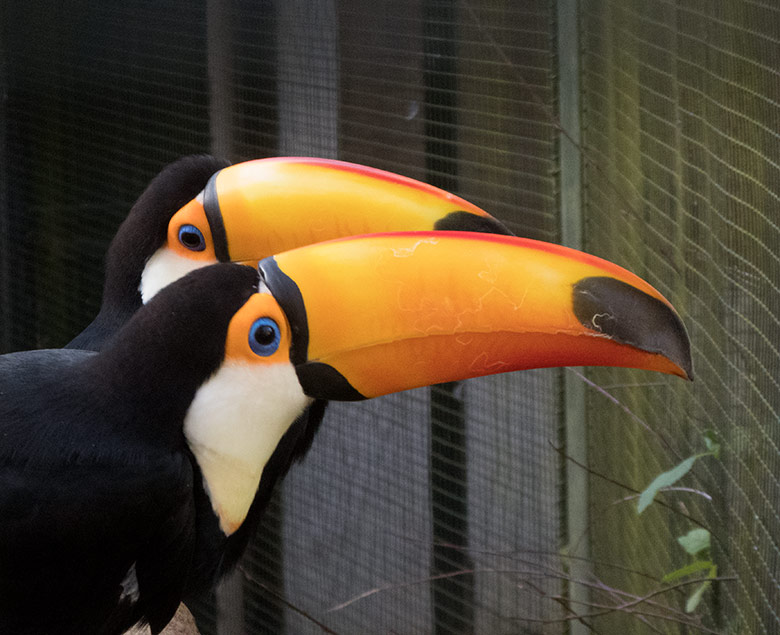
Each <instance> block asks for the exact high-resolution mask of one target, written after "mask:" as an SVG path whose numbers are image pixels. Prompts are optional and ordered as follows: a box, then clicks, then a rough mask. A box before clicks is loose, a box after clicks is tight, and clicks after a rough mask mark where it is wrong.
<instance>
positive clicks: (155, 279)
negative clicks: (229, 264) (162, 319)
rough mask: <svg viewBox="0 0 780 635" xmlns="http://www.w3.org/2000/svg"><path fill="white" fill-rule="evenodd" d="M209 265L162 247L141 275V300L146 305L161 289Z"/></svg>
mask: <svg viewBox="0 0 780 635" xmlns="http://www.w3.org/2000/svg"><path fill="white" fill-rule="evenodd" d="M208 264H209V263H208V262H203V261H201V260H193V259H192V258H185V257H184V256H180V255H179V254H177V253H175V252H173V251H171V250H170V249H168V248H167V247H165V246H163V247H160V248H159V249H158V250H157V251H156V252H154V255H153V256H152V257H151V258H149V260H148V261H147V263H146V266H145V267H144V270H143V273H142V274H141V285H140V287H139V288H138V290H139V291H140V292H141V300H142V301H143V303H144V304H146V303H147V302H149V300H151V299H152V297H153V296H154V295H155V294H156V293H157V292H158V291H159V290H160V289H163V288H164V287H167V286H168V285H169V284H171V282H174V281H176V280H178V279H179V278H183V277H184V276H186V275H187V274H188V273H189V272H190V271H195V269H200V268H201V267H205V266H206V265H208Z"/></svg>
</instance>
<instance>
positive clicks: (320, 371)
mask: <svg viewBox="0 0 780 635" xmlns="http://www.w3.org/2000/svg"><path fill="white" fill-rule="evenodd" d="M257 270H258V273H259V274H260V279H261V280H262V281H263V282H264V283H265V285H266V286H267V287H268V290H269V291H270V292H271V294H273V296H274V298H275V299H276V301H277V302H278V303H279V306H280V307H281V308H282V311H284V314H285V315H286V316H287V322H288V323H289V324H290V330H291V335H292V342H291V344H290V361H291V362H292V364H293V367H294V368H295V372H296V373H297V374H298V380H299V381H300V383H301V387H302V388H303V392H305V393H306V394H307V395H308V396H309V397H314V398H319V399H337V400H339V401H360V400H362V399H365V398H366V397H365V396H363V395H362V394H360V393H359V392H358V391H357V390H355V388H354V387H353V386H352V385H351V384H350V383H349V381H347V379H346V377H344V376H343V375H342V374H341V373H339V372H338V371H337V370H336V369H335V368H333V367H332V366H328V365H327V364H322V363H320V362H310V361H308V355H309V322H308V317H307V315H306V305H305V304H304V302H303V296H302V295H301V291H300V289H299V288H298V285H297V284H295V281H294V280H293V279H292V278H290V276H288V275H287V274H286V273H284V271H282V270H281V269H280V268H279V264H278V263H277V262H276V259H275V258H274V257H273V256H271V257H269V258H264V259H263V260H261V261H260V263H259V264H258V265H257Z"/></svg>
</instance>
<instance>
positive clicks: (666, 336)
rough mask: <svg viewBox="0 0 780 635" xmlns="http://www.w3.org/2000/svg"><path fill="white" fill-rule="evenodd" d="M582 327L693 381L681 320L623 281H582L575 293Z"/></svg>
mask: <svg viewBox="0 0 780 635" xmlns="http://www.w3.org/2000/svg"><path fill="white" fill-rule="evenodd" d="M572 296H573V298H572V299H573V303H574V314H575V315H576V316H577V319H578V320H579V321H580V323H581V324H582V325H583V326H585V327H586V328H589V329H591V330H594V331H598V332H601V333H603V334H604V335H608V336H609V337H611V338H612V339H613V340H615V341H617V342H620V343H622V344H628V345H629V346H633V347H635V348H638V349H640V350H643V351H647V352H648V353H658V354H660V355H663V356H665V357H667V358H668V359H669V360H671V361H672V362H674V363H675V364H677V366H679V367H680V368H681V369H682V370H683V371H684V372H685V373H686V375H687V377H688V379H690V380H693V362H692V360H691V343H690V341H689V339H688V334H687V333H686V331H685V326H684V325H683V323H682V320H681V319H680V317H679V316H678V315H677V314H676V313H675V312H674V311H673V310H672V309H671V308H670V307H669V306H667V305H666V304H664V303H663V302H661V301H660V300H658V299H657V298H654V297H653V296H651V295H648V294H647V293H645V292H644V291H640V290H639V289H637V288H636V287H633V286H631V285H630V284H627V283H625V282H622V281H621V280H616V279H614V278H609V277H592V278H583V279H582V280H580V281H579V282H577V283H576V284H575V285H574V290H573V292H572Z"/></svg>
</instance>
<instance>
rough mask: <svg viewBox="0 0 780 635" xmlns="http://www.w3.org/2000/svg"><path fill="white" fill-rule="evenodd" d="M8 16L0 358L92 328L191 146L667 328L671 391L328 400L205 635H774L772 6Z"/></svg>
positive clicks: (209, 4) (559, 383)
mask: <svg viewBox="0 0 780 635" xmlns="http://www.w3.org/2000/svg"><path fill="white" fill-rule="evenodd" d="M0 29H1V31H0V33H2V35H1V37H2V41H1V42H0V46H2V48H1V49H0V56H1V57H0V94H1V95H2V101H0V350H2V352H8V351H13V350H23V349H29V348H44V347H57V346H61V345H63V344H65V343H66V342H68V341H69V340H70V339H71V338H72V337H73V336H74V335H75V334H76V333H78V332H79V331H80V330H81V329H82V328H83V327H84V326H86V324H88V323H89V321H90V320H91V318H92V316H93V315H94V314H95V313H96V312H97V307H98V305H99V301H100V295H101V288H102V267H103V256H104V253H105V250H106V247H107V244H108V241H109V240H110V238H111V236H112V235H113V233H114V232H115V230H116V228H117V227H118V225H119V223H120V222H121V220H122V219H123V218H124V216H125V214H126V213H127V211H128V210H129V208H130V206H131V205H132V203H133V201H134V200H135V198H136V197H137V196H138V195H139V194H140V193H141V192H142V191H143V189H144V187H145V186H146V184H147V183H148V182H149V180H150V179H151V178H152V177H153V176H154V175H155V174H156V173H157V172H158V171H159V170H160V169H161V168H162V167H163V166H164V165H166V164H167V163H169V162H171V161H173V160H175V159H176V158H178V157H180V156H182V155H186V154H191V153H203V152H207V153H213V154H218V155H222V156H225V157H227V158H229V159H231V160H233V161H241V160H246V159H251V158H259V157H267V156H275V155H313V156H320V157H331V158H339V159H343V160H347V161H354V162H358V163H364V164H368V165H371V166H375V167H379V168H384V169H387V170H391V171H394V172H398V173H401V174H404V175H407V176H410V177H414V178H417V179H421V180H423V181H427V182H429V183H433V184H434V185H437V186H439V187H443V188H445V189H448V190H450V191H453V192H456V193H457V194H459V195H461V196H463V197H465V198H467V199H469V200H471V201H473V202H474V203H476V204H478V205H480V206H481V207H483V208H485V209H486V210H488V211H490V212H491V213H492V214H494V215H495V216H497V217H498V218H500V219H501V220H503V221H504V222H505V223H506V224H507V225H508V226H509V227H510V228H511V229H512V230H513V231H514V232H515V233H517V234H518V235H522V236H528V237H532V238H538V239H543V240H548V241H554V242H563V243H566V244H569V245H571V246H575V247H580V248H583V249H585V250H586V251H589V252H591V253H594V254H597V255H599V256H602V257H605V258H608V259H610V260H612V261H615V262H617V263H619V264H621V265H623V266H625V267H626V268H628V269H630V270H632V271H634V272H635V273H637V274H639V275H640V276H642V277H643V278H645V279H646V280H648V281H649V282H650V283H651V284H653V285H654V286H655V287H657V288H658V289H659V290H660V291H661V292H662V293H663V294H664V295H666V297H667V298H669V299H670V300H671V302H672V303H673V304H674V305H675V306H676V307H677V309H678V310H679V312H680V313H681V315H682V317H683V319H684V321H685V323H686V325H687V327H688V330H689V333H690V335H691V339H692V343H693V354H694V365H695V366H694V367H695V373H696V381H695V382H694V383H693V384H688V383H686V382H683V381H680V380H679V379H676V378H672V377H666V376H660V375H655V374H651V373H644V372H641V371H629V370H624V369H618V370H611V369H599V370H585V371H582V370H581V369H580V370H560V369H554V370H543V371H531V372H526V373H516V374H513V375H507V376H498V377H492V378H487V379H481V380H472V381H469V382H464V383H462V384H452V385H445V386H440V387H436V388H434V389H425V390H417V391H411V392H408V393H404V394H400V395H394V396H390V397H385V398H381V399H376V400H373V401H370V402H366V403H359V404H355V403H352V404H333V405H331V407H330V409H329V412H328V414H327V416H326V421H325V424H324V426H323V428H322V431H321V432H320V434H319V436H318V437H317V438H316V440H315V443H314V447H313V449H312V451H311V452H310V454H309V455H308V456H307V458H306V459H305V461H304V462H303V463H301V464H300V465H298V466H297V467H295V468H294V469H293V470H292V472H291V474H290V475H289V476H288V478H287V479H286V481H285V482H284V484H283V486H282V487H281V488H280V489H279V491H278V492H277V495H276V497H275V499H274V502H273V505H272V507H271V510H270V512H269V514H268V516H267V518H266V520H265V524H264V526H263V527H262V528H261V530H260V531H259V532H258V535H257V536H256V539H255V541H254V543H253V545H252V548H251V550H250V553H248V554H247V556H246V558H245V559H244V561H243V564H242V566H241V568H240V570H239V571H238V572H237V573H236V574H235V575H234V576H233V577H232V578H230V579H229V580H228V581H227V582H226V584H225V585H224V586H223V587H222V588H221V589H220V591H219V592H218V593H217V594H215V595H212V596H210V597H204V598H203V599H202V601H201V602H199V603H198V604H197V605H193V606H192V607H191V608H192V609H193V611H194V612H195V613H196V615H197V617H198V622H199V625H200V627H201V630H202V632H203V633H204V635H211V634H213V633H220V634H229V635H241V634H244V633H245V634H247V635H248V634H252V633H290V634H297V633H320V632H335V633H410V634H411V633H436V634H444V633H507V634H508V633H576V634H579V633H588V632H595V633H615V634H623V633H699V632H703V633H711V632H717V633H777V632H778V630H780V609H779V608H778V607H780V583H779V582H778V578H779V577H780V546H779V543H780V418H779V417H778V413H779V411H780V382H779V381H778V368H780V363H779V362H780V359H779V357H780V318H778V316H779V315H780V291H779V288H780V256H778V245H779V244H780V243H779V241H778V238H780V211H778V202H780V201H779V199H780V143H779V141H780V139H779V133H778V130H780V70H778V69H780V8H778V7H777V6H776V5H775V4H774V3H772V2H769V1H767V2H760V1H758V0H755V1H749V0H735V1H733V2H718V1H717V0H678V1H672V0H579V1H577V0H557V1H556V0H480V1H478V0H372V2H361V1H359V0H339V1H336V0H252V1H250V0H206V1H205V2H203V1H192V0H186V1H185V0H124V1H122V2H117V1H115V0H105V1H103V2H99V3H98V2H90V1H87V0H60V1H57V2H55V1H53V0H50V1H47V0H28V1H27V2H24V3H3V5H2V7H1V8H0ZM713 444H718V445H719V446H720V452H719V454H718V455H717V456H715V454H714V453H713V452H712V450H713V448H714V445H713ZM708 452H709V454H707V453H708ZM697 454H707V455H706V456H701V457H700V458H698V459H697V460H696V461H695V463H694V465H693V469H692V470H691V471H690V472H689V473H688V474H686V475H685V476H684V477H683V478H682V479H681V480H679V481H678V482H676V483H674V487H675V488H676V489H673V490H671V491H666V492H663V493H661V494H659V495H658V497H657V501H656V502H655V503H653V504H652V505H651V506H650V507H649V508H648V509H647V511H645V512H644V513H643V514H641V515H638V514H637V511H636V502H637V496H638V494H639V492H640V491H642V490H643V489H644V488H646V487H647V485H648V484H649V483H650V482H651V481H652V480H653V479H654V478H655V477H656V476H658V475H659V474H661V473H663V472H665V471H667V470H671V469H672V468H673V467H675V466H676V465H678V464H679V463H680V462H681V461H683V460H684V459H687V458H688V457H691V456H694V455H697ZM692 529H704V530H706V531H707V532H708V536H709V537H710V545H709V548H708V549H703V550H699V551H696V550H692V549H690V548H689V549H688V551H686V549H685V548H684V544H681V543H680V542H679V541H678V540H677V539H678V538H679V537H680V536H685V535H686V534H688V532H689V531H691V530H692ZM689 551H690V552H691V553H689ZM713 567H714V568H713ZM675 572H676V573H675ZM670 574H672V575H670ZM665 576H666V578H665ZM686 609H688V610H686Z"/></svg>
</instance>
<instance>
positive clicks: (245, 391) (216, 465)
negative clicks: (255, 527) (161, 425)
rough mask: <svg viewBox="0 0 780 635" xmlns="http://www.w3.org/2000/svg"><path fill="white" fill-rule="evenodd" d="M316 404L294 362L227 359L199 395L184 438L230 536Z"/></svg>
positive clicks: (189, 413)
mask: <svg viewBox="0 0 780 635" xmlns="http://www.w3.org/2000/svg"><path fill="white" fill-rule="evenodd" d="M311 402H312V400H311V399H310V398H309V397H307V396H306V395H305V394H304V393H303V390H302V389H301V386H300V384H299V383H298V377H297V375H296V374H295V369H294V368H293V367H292V366H291V365H290V364H273V365H268V366H266V365H263V364H239V363H230V362H226V363H225V365H223V366H222V367H221V368H220V369H219V371H217V373H216V374H214V375H213V376H212V377H211V378H210V379H209V380H208V381H207V382H206V383H205V384H203V385H202V386H201V387H200V389H199V390H198V392H197V393H196V395H195V399H194V400H193V402H192V405H191V406H190V409H189V411H188V412H187V416H186V418H185V420H184V436H185V437H186V439H187V443H188V444H189V446H190V449H191V450H192V453H193V454H194V455H195V458H196V460H197V461H198V466H199V467H200V469H201V471H202V472H203V479H204V481H205V486H206V489H207V491H208V494H209V497H210V499H211V506H212V507H213V509H214V513H216V514H217V516H218V517H219V521H220V527H221V528H222V531H223V532H225V534H226V535H230V534H232V533H233V532H234V531H235V530H236V529H238V527H239V526H240V525H241V523H242V522H244V519H245V518H246V515H247V513H248V511H249V507H250V506H251V505H252V501H253V500H254V498H255V494H256V493H257V487H258V485H259V483H260V477H261V476H262V475H263V469H264V468H265V464H266V463H267V462H268V459H269V458H270V456H271V454H272V453H273V451H274V450H275V449H276V446H277V444H278V443H279V440H280V439H281V438H282V436H283V435H284V433H285V432H286V431H287V429H288V428H289V427H290V425H291V424H292V423H293V421H295V419H296V417H298V415H299V414H301V412H303V409H304V408H305V407H306V406H308V405H309V404H310V403H311Z"/></svg>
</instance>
